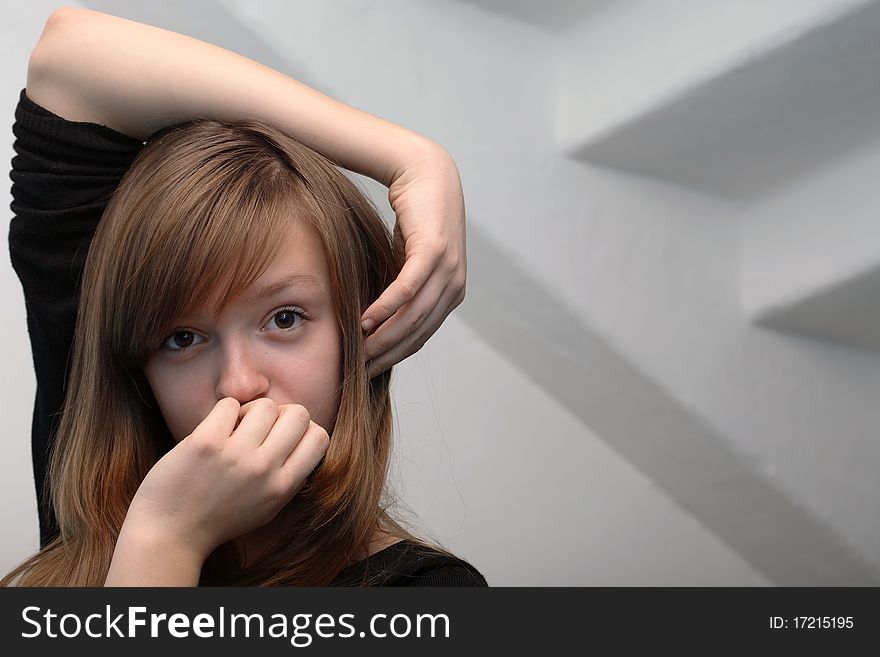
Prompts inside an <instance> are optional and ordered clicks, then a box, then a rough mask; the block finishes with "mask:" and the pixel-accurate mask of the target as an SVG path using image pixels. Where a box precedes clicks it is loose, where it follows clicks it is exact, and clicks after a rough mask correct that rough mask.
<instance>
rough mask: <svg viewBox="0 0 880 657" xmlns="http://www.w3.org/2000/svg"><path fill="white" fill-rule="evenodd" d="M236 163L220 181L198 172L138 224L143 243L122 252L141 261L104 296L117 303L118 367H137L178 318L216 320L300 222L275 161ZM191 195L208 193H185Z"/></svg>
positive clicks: (296, 190)
mask: <svg viewBox="0 0 880 657" xmlns="http://www.w3.org/2000/svg"><path fill="white" fill-rule="evenodd" d="M241 164H242V166H240V167H237V168H231V167H229V166H228V163H226V166H224V167H222V169H223V171H222V172H221V173H222V174H223V175H222V177H223V178H224V179H223V180H221V181H218V180H217V179H216V178H217V175H218V172H217V171H215V170H210V168H209V169H208V170H207V171H206V170H205V169H197V170H196V171H195V172H194V174H193V176H191V178H190V179H188V180H187V181H186V183H187V184H185V185H183V186H182V188H181V189H173V190H168V192H169V193H166V194H162V195H157V199H156V201H157V202H156V203H155V204H154V205H153V207H151V208H150V212H149V214H148V215H146V216H144V217H142V218H141V220H140V221H141V222H142V223H141V225H140V230H139V234H140V236H141V239H140V240H139V241H141V242H142V243H141V244H139V245H132V246H133V247H134V248H131V249H130V251H129V252H130V253H132V254H140V255H139V256H138V257H137V259H136V260H137V262H136V263H132V267H131V268H130V269H131V271H130V272H129V273H128V276H123V277H122V278H121V279H120V280H122V281H123V283H122V284H121V285H119V287H118V288H117V289H116V290H115V292H114V294H112V295H109V296H110V298H115V300H116V302H117V303H115V304H113V305H115V306H116V308H115V309H114V312H112V313H111V314H110V316H109V317H110V321H112V322H114V325H115V327H116V328H115V329H111V334H113V335H114V337H115V338H116V339H114V340H113V343H114V345H113V347H114V351H115V352H116V353H117V354H118V355H119V356H120V358H121V360H122V361H123V362H124V363H126V364H130V365H138V366H140V365H142V364H143V363H144V362H145V360H146V359H147V357H148V356H149V354H150V353H151V352H152V351H154V350H155V349H157V348H158V347H159V346H160V345H161V342H162V340H163V339H164V338H166V337H167V334H168V333H170V332H171V331H172V330H173V329H174V322H175V321H176V320H177V318H179V317H181V316H182V315H187V314H191V313H193V314H195V313H207V314H210V315H211V316H217V315H219V314H220V313H221V312H222V311H223V310H224V309H225V308H226V307H227V306H228V305H229V304H230V303H232V302H233V301H234V300H235V299H236V298H238V297H239V296H240V295H241V294H242V293H243V292H244V291H245V290H246V289H247V288H248V287H250V286H251V285H252V284H253V283H254V282H255V281H256V280H257V279H258V278H259V277H260V276H261V275H262V274H263V272H265V270H266V269H267V267H268V266H269V264H270V263H271V261H272V259H273V258H274V257H275V255H276V254H277V252H278V249H279V247H280V245H281V244H282V243H283V237H284V235H285V232H286V231H287V230H289V228H290V226H291V223H292V222H293V221H296V220H297V219H299V218H300V215H301V214H302V211H301V201H300V200H299V199H301V198H302V196H303V190H302V189H301V185H300V184H298V183H297V181H296V180H295V179H294V177H293V176H291V175H289V174H288V173H287V172H285V171H284V170H283V167H282V166H281V165H280V164H279V163H278V162H277V161H274V160H268V161H264V162H262V163H260V164H262V165H263V166H254V163H253V162H248V163H247V165H248V166H244V164H245V163H244V162H242V163H241ZM206 178H208V180H206ZM194 190H214V191H213V192H212V193H201V194H198V193H195V194H193V193H187V192H191V191H194ZM137 247H140V248H137ZM123 248H124V247H123ZM120 288H121V289H120ZM133 327H137V329H133Z"/></svg>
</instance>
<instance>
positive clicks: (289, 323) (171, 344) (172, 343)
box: [161, 308, 309, 352]
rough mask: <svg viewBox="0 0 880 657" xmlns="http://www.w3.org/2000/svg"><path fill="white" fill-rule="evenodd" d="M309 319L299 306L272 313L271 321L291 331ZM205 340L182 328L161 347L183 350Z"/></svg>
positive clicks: (177, 350)
mask: <svg viewBox="0 0 880 657" xmlns="http://www.w3.org/2000/svg"><path fill="white" fill-rule="evenodd" d="M307 319H309V316H308V315H307V314H306V312H305V311H304V310H300V309H299V308H281V309H280V310H278V311H276V312H275V314H273V315H272V317H271V318H270V319H269V323H271V322H274V323H275V326H277V327H278V329H280V330H281V331H291V330H293V329H295V328H298V327H299V326H300V325H301V324H302V323H303V321H305V320H307ZM297 320H298V321H297ZM204 341H205V339H204V338H203V337H201V336H200V335H197V334H196V333H193V332H192V331H187V330H186V329H180V330H178V331H174V332H173V333H172V334H171V335H169V336H168V337H167V338H165V341H164V342H163V343H162V347H161V348H162V349H165V350H166V351H171V352H181V351H184V350H186V349H189V348H190V347H192V346H195V345H197V344H201V343H202V342H204Z"/></svg>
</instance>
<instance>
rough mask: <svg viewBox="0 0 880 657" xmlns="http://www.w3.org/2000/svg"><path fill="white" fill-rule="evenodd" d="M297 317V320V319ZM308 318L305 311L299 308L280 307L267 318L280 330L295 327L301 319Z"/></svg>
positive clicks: (301, 321) (300, 322)
mask: <svg viewBox="0 0 880 657" xmlns="http://www.w3.org/2000/svg"><path fill="white" fill-rule="evenodd" d="M297 318H299V321H297ZM306 319H308V317H307V316H306V314H305V312H304V311H302V310H299V309H297V308H282V309H281V310H279V311H278V312H276V313H275V314H274V315H272V318H271V319H270V320H269V322H272V321H274V322H275V326H277V327H278V328H279V329H281V330H282V331H289V330H290V329H293V328H296V327H297V326H299V325H300V324H302V323H303V320H306Z"/></svg>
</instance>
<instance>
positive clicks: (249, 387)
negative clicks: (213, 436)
mask: <svg viewBox="0 0 880 657" xmlns="http://www.w3.org/2000/svg"><path fill="white" fill-rule="evenodd" d="M220 358H221V360H222V362H221V363H220V373H219V376H218V378H217V389H216V395H217V399H218V400H219V399H223V398H224V397H233V398H234V399H236V400H238V402H239V403H240V404H246V403H248V402H249V401H252V400H254V399H258V398H259V397H264V396H266V394H267V393H268V392H269V379H268V378H267V377H266V376H265V374H264V373H263V368H262V367H261V364H260V361H259V359H258V358H257V356H256V354H255V353H254V348H253V345H250V344H248V342H247V341H246V340H237V341H233V342H230V343H229V344H227V345H226V346H225V348H224V349H223V350H222V352H221V356H220Z"/></svg>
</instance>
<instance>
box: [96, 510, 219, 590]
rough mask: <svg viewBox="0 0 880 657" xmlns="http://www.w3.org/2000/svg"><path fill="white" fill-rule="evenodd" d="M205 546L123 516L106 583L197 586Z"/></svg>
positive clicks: (204, 556) (116, 584)
mask: <svg viewBox="0 0 880 657" xmlns="http://www.w3.org/2000/svg"><path fill="white" fill-rule="evenodd" d="M206 558H207V554H205V553H204V550H203V549H202V548H201V547H199V546H197V545H194V544H192V543H191V542H189V541H186V540H181V539H180V538H178V537H177V536H174V535H173V534H172V533H170V532H167V531H164V530H161V529H158V528H156V527H155V526H151V525H149V524H146V523H137V522H129V518H126V521H125V523H124V524H123V526H122V530H121V531H120V533H119V538H118V539H117V541H116V549H115V550H114V552H113V560H112V562H111V564H110V569H109V571H108V573H107V578H106V581H105V583H104V585H105V586H197V585H198V582H199V577H200V575H201V571H202V565H203V564H204V562H205V559H206Z"/></svg>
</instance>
